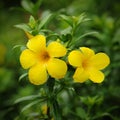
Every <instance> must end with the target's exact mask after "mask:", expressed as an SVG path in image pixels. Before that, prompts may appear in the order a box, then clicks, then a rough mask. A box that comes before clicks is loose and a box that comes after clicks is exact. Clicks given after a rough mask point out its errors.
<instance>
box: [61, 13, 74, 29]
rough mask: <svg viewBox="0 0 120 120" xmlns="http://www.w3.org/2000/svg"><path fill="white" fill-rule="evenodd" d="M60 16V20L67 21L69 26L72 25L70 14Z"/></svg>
mask: <svg viewBox="0 0 120 120" xmlns="http://www.w3.org/2000/svg"><path fill="white" fill-rule="evenodd" d="M60 17H61V18H62V20H64V21H65V22H67V23H68V24H69V25H70V26H71V27H73V19H72V17H71V16H66V15H60Z"/></svg>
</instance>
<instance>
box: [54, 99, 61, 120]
mask: <svg viewBox="0 0 120 120" xmlns="http://www.w3.org/2000/svg"><path fill="white" fill-rule="evenodd" d="M53 114H54V119H55V120H62V117H61V116H62V114H61V109H60V107H59V104H58V102H57V100H54V102H53Z"/></svg>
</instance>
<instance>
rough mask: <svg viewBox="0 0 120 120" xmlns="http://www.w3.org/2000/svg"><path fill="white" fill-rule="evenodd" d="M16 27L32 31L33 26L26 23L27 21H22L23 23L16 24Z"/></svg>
mask: <svg viewBox="0 0 120 120" xmlns="http://www.w3.org/2000/svg"><path fill="white" fill-rule="evenodd" d="M15 27H16V28H19V29H22V30H24V31H31V28H30V27H29V26H28V25H27V24H25V23H22V24H19V25H15Z"/></svg>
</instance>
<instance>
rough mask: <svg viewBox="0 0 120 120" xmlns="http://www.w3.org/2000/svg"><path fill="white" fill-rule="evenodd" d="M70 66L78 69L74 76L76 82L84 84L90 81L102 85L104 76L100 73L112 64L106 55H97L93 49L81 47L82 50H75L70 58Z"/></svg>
mask: <svg viewBox="0 0 120 120" xmlns="http://www.w3.org/2000/svg"><path fill="white" fill-rule="evenodd" d="M68 61H69V63H70V65H72V66H74V67H77V68H76V71H75V73H74V75H73V79H74V81H75V82H80V83H83V82H85V81H86V80H87V79H90V80H91V81H93V82H94V83H101V82H102V81H103V80H104V74H103V73H102V72H101V71H100V70H102V69H104V68H105V67H106V66H108V64H109V63H110V59H109V57H108V56H107V55H106V54H105V53H102V52H101V53H97V54H95V53H94V51H93V50H92V49H89V48H87V47H80V50H73V51H71V52H70V54H69V56H68Z"/></svg>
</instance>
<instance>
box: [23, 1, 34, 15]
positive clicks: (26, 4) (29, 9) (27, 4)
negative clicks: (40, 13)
mask: <svg viewBox="0 0 120 120" xmlns="http://www.w3.org/2000/svg"><path fill="white" fill-rule="evenodd" d="M21 5H22V7H23V8H24V9H25V10H26V11H27V12H29V13H31V14H34V11H33V7H34V4H33V3H32V2H31V1H30V0H22V1H21Z"/></svg>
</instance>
